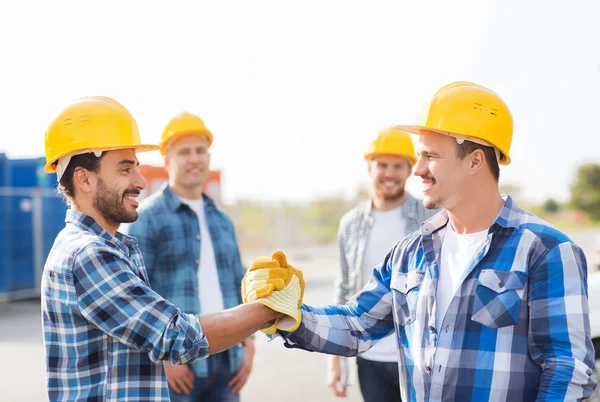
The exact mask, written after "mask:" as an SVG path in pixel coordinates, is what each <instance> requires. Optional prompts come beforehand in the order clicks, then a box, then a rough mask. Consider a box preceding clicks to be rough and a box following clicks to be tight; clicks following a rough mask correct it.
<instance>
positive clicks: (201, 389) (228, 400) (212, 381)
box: [169, 351, 240, 402]
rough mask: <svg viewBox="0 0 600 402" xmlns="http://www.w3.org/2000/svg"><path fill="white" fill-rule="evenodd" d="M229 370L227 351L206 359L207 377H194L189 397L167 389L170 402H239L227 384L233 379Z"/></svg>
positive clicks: (238, 398)
mask: <svg viewBox="0 0 600 402" xmlns="http://www.w3.org/2000/svg"><path fill="white" fill-rule="evenodd" d="M233 374H234V373H232V372H231V370H230V369H229V353H228V352H227V351H225V352H221V353H217V354H216V355H212V356H209V357H208V377H195V378H194V389H192V392H191V393H190V394H189V395H186V394H180V393H178V392H175V391H173V389H172V388H170V387H169V393H170V394H171V402H204V401H206V402H208V401H211V402H212V401H215V402H239V400H240V396H239V395H233V394H232V393H231V388H229V387H228V386H227V383H228V382H229V380H230V379H231V377H233Z"/></svg>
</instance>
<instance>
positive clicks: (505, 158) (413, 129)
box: [394, 126, 510, 165]
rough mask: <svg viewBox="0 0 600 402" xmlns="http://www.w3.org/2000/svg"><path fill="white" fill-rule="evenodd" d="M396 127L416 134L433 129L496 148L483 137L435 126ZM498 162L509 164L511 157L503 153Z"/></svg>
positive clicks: (433, 130)
mask: <svg viewBox="0 0 600 402" xmlns="http://www.w3.org/2000/svg"><path fill="white" fill-rule="evenodd" d="M394 128H397V129H398V130H402V131H406V132H407V133H409V134H414V135H421V134H422V133H421V131H423V130H425V131H432V132H434V133H438V134H443V135H447V136H449V137H454V138H458V139H461V140H465V141H471V142H475V143H478V144H482V145H485V146H491V147H494V148H496V147H495V146H494V145H493V144H490V143H488V142H485V141H482V140H481V139H479V138H476V137H471V136H468V135H464V134H459V133H451V132H449V131H441V130H436V129H434V128H429V127H424V126H394ZM496 149H497V148H496ZM498 163H499V164H500V165H508V164H509V163H510V157H509V156H508V155H506V154H504V153H502V158H501V159H500V160H499V161H498Z"/></svg>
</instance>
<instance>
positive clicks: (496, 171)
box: [456, 141, 500, 181]
mask: <svg viewBox="0 0 600 402" xmlns="http://www.w3.org/2000/svg"><path fill="white" fill-rule="evenodd" d="M477 149H481V150H482V151H483V154H484V155H485V160H486V161H487V164H488V166H489V167H490V172H492V176H494V179H496V181H499V180H500V166H498V160H497V159H496V150H495V149H494V147H488V146H485V145H481V144H478V143H476V142H473V141H464V142H463V143H462V144H459V143H458V142H457V143H456V156H457V157H458V158H459V159H465V158H466V157H467V155H470V154H471V153H472V152H473V151H475V150H477Z"/></svg>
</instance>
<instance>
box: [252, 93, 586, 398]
mask: <svg viewBox="0 0 600 402" xmlns="http://www.w3.org/2000/svg"><path fill="white" fill-rule="evenodd" d="M398 128H399V129H400V130H404V131H408V132H412V133H414V134H417V135H419V146H418V154H419V159H418V161H417V163H416V166H415V168H414V174H415V175H416V176H418V177H420V178H421V180H422V181H423V184H424V204H425V206H426V207H428V208H443V209H444V211H442V212H440V213H438V214H437V215H435V216H434V217H433V218H431V219H429V220H428V221H426V222H425V223H424V224H423V225H422V226H421V228H420V230H419V231H417V232H414V233H412V234H410V235H408V236H407V237H405V238H404V239H403V240H402V241H400V242H399V243H398V244H396V245H395V246H394V247H393V248H392V249H391V251H390V252H389V253H388V254H387V256H386V257H385V258H384V259H383V261H382V262H381V263H380V264H379V265H378V266H377V268H375V269H374V270H373V274H372V275H371V279H370V281H369V282H368V283H367V285H366V286H365V287H364V288H363V290H362V291H361V292H360V293H359V294H358V295H356V296H355V297H354V298H352V299H351V300H350V301H349V302H348V303H346V304H345V305H342V306H339V305H331V306H326V307H312V306H307V305H302V306H301V308H300V312H301V314H300V313H299V312H296V314H295V316H296V317H298V316H300V315H301V316H302V320H301V323H300V324H299V325H298V323H296V325H297V327H294V330H293V331H292V332H285V331H281V332H280V334H281V335H282V336H284V337H285V338H286V340H287V343H288V346H290V344H291V345H292V346H294V347H300V348H304V349H307V350H311V351H320V352H324V353H330V354H337V355H345V356H351V355H357V354H360V353H363V352H365V351H367V350H369V349H370V348H371V347H372V346H373V345H374V344H375V343H376V341H377V340H379V339H382V338H383V337H385V336H386V335H388V334H390V333H393V334H394V336H395V338H396V342H397V344H398V346H399V352H398V355H397V357H398V369H399V380H400V388H401V396H402V400H403V401H404V402H408V401H424V402H434V401H435V402H439V401H461V402H474V401H477V402H483V401H494V402H501V401H506V402H525V401H539V402H542V401H579V400H582V399H585V398H587V397H589V396H590V395H591V393H592V391H593V390H594V387H595V385H596V380H595V379H594V377H593V371H594V347H593V345H592V341H591V337H590V317H589V307H588V293H587V292H588V290H587V266H586V261H585V256H584V254H583V251H582V250H581V248H580V247H578V246H577V245H576V244H574V243H573V242H572V241H571V240H570V239H569V238H568V237H567V236H566V235H565V234H564V233H562V232H560V231H559V230H557V229H556V228H553V227H551V226H550V225H549V224H548V223H546V222H544V221H542V220H541V219H539V218H538V217H536V216H534V215H532V214H531V213H529V212H527V211H525V210H524V209H522V208H520V207H519V206H517V205H516V203H515V202H514V201H513V200H512V199H511V198H510V197H509V196H502V195H501V194H500V192H499V189H498V178H499V171H500V170H499V165H507V164H508V163H509V162H510V146H511V142H512V137H513V120H512V115H511V113H510V110H509V109H508V107H507V105H506V104H505V103H504V101H503V100H502V99H501V98H500V97H499V96H498V95H497V94H496V93H494V92H493V91H491V90H489V89H488V88H485V87H483V86H481V85H477V84H474V83H470V82H454V83H451V84H448V85H446V86H444V87H442V88H441V89H440V90H439V91H437V92H436V93H435V94H434V96H433V97H432V98H431V101H430V102H429V103H428V104H427V105H426V107H425V108H424V113H423V115H422V121H421V124H420V125H419V126H398ZM279 259H280V260H282V261H283V260H284V258H283V257H279ZM270 264H271V265H268V264H267V263H265V262H261V261H258V262H257V263H256V264H254V265H253V268H254V270H253V272H252V276H250V275H248V276H247V278H246V280H245V281H244V288H245V289H251V290H252V289H256V288H257V287H259V286H262V287H263V288H264V285H263V283H264V280H262V281H261V278H265V277H269V278H270V277H272V275H275V274H276V272H275V271H274V269H273V268H270V266H274V265H275V263H274V262H270ZM286 264H287V262H286ZM286 267H287V265H286ZM288 269H289V268H288ZM290 273H291V271H290ZM254 278H258V279H254ZM261 290H262V289H261ZM267 290H268V289H267ZM255 293H258V292H256V291H255ZM263 294H264V295H266V296H269V292H268V291H263V292H261V295H263ZM249 296H252V295H251V294H249ZM247 299H248V300H254V299H255V298H250V297H248V298H247ZM298 299H300V298H298Z"/></svg>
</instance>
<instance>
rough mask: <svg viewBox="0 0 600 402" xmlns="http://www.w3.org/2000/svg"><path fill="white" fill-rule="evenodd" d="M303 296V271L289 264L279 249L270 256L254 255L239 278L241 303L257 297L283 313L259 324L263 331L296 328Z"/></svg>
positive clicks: (261, 301) (290, 330)
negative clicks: (265, 323)
mask: <svg viewBox="0 0 600 402" xmlns="http://www.w3.org/2000/svg"><path fill="white" fill-rule="evenodd" d="M303 296H304V279H303V277H302V271H300V270H298V269H296V268H294V267H292V266H291V265H289V264H288V263H287V260H286V257H285V254H284V253H283V252H281V251H276V252H274V253H273V255H272V256H271V258H270V259H269V258H266V257H261V258H258V259H256V260H255V261H254V262H253V263H252V265H251V266H250V268H248V271H247V272H246V275H244V279H243V280H242V299H243V300H244V303H247V302H250V301H254V300H256V301H258V302H260V303H261V304H263V305H265V306H267V307H269V308H270V309H272V310H274V311H277V312H280V313H282V314H285V316H284V317H282V318H278V319H277V320H276V321H275V322H274V323H273V324H272V325H270V326H267V327H264V328H261V331H262V332H264V333H265V334H273V333H275V331H277V330H278V329H279V330H282V331H287V332H292V331H294V330H295V329H296V328H298V326H299V325H300V322H301V320H302V313H301V311H300V306H301V305H302V298H303Z"/></svg>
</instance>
